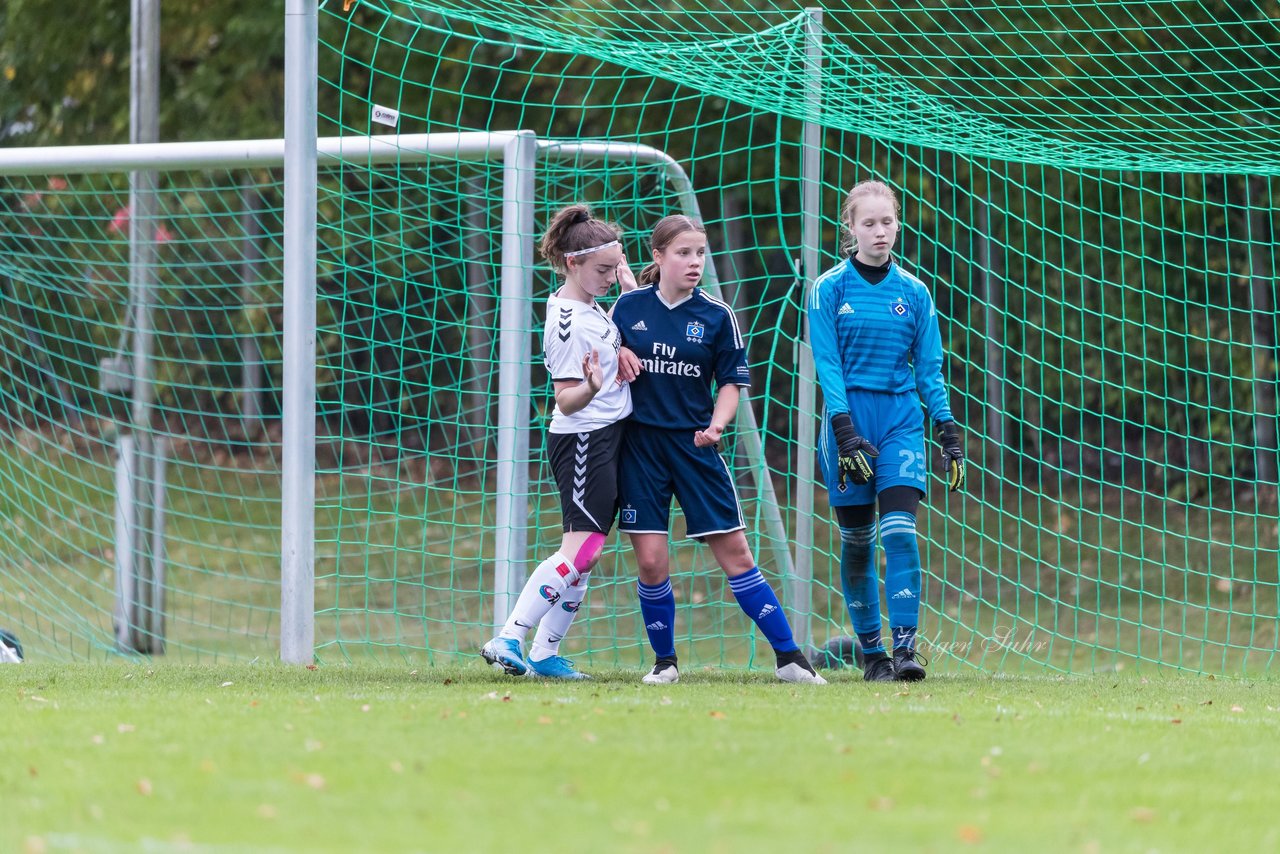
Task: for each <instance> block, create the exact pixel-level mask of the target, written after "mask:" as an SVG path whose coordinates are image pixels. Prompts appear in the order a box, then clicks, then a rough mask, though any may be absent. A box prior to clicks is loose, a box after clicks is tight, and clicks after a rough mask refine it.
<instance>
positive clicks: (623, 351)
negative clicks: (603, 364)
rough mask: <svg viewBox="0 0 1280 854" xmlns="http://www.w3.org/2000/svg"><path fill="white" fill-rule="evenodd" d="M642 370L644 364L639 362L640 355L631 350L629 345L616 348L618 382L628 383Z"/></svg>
mask: <svg viewBox="0 0 1280 854" xmlns="http://www.w3.org/2000/svg"><path fill="white" fill-rule="evenodd" d="M642 370H644V366H643V365H641V364H640V357H639V356H637V355H636V354H635V353H634V352H632V350H631V348H629V347H622V348H619V350H618V382H619V383H629V382H631V381H632V380H634V379H635V378H636V377H638V376H640V372H641V371H642Z"/></svg>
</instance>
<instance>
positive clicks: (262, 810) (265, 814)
mask: <svg viewBox="0 0 1280 854" xmlns="http://www.w3.org/2000/svg"><path fill="white" fill-rule="evenodd" d="M276 815H278V813H277V812H276V808H275V807H273V806H272V805H271V804H262V805H261V806H259V807H258V816H259V817H260V818H275V817H276Z"/></svg>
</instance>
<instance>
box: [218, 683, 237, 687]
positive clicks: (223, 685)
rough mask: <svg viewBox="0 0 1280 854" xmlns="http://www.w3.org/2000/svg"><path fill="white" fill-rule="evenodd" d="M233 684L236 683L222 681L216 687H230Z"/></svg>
mask: <svg viewBox="0 0 1280 854" xmlns="http://www.w3.org/2000/svg"><path fill="white" fill-rule="evenodd" d="M234 684H236V683H234V682H223V683H222V684H221V685H219V686H218V687H219V688H230V687H231V686H232V685H234Z"/></svg>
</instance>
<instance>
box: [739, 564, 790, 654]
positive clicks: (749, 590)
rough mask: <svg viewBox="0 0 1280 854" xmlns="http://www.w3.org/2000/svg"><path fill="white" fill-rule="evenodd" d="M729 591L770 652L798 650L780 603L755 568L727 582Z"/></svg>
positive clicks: (758, 569)
mask: <svg viewBox="0 0 1280 854" xmlns="http://www.w3.org/2000/svg"><path fill="white" fill-rule="evenodd" d="M729 589H730V590H732V591H733V597H734V598H735V599H737V600H738V607H740V608H741V609H742V610H743V612H744V613H745V614H746V615H747V616H748V617H750V618H751V619H753V620H755V621H756V625H757V626H759V627H760V631H762V632H764V636H765V638H766V639H767V640H768V641H769V646H771V647H773V649H774V652H794V651H795V650H797V649H799V648H800V647H799V645H798V644H797V643H796V641H795V638H793V637H792V636H791V624H790V623H788V622H787V615H786V614H784V613H783V612H782V603H781V602H779V601H778V597H777V596H775V595H774V593H773V588H772V587H770V586H769V582H767V581H765V580H764V576H763V575H761V574H760V568H759V567H752V568H751V571H750V572H744V573H743V574H742V575H739V576H735V577H734V578H730V579H729Z"/></svg>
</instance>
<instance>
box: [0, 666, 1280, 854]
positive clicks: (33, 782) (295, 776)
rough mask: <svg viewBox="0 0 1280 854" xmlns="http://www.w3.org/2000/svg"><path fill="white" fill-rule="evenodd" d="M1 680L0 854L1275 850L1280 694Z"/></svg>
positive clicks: (1086, 688) (738, 683) (332, 678)
mask: <svg viewBox="0 0 1280 854" xmlns="http://www.w3.org/2000/svg"><path fill="white" fill-rule="evenodd" d="M639 675H640V674H639V672H634V671H613V672H607V673H599V674H597V677H598V678H597V679H595V680H594V681H592V682H589V683H585V684H575V685H566V684H545V683H536V682H530V681H527V680H514V679H508V678H503V677H500V676H497V675H493V674H492V673H491V672H490V671H489V670H487V669H485V668H484V667H483V666H482V665H481V664H479V663H478V662H477V663H475V664H472V665H470V666H464V667H453V668H449V669H441V668H429V669H423V670H409V669H407V668H403V669H370V668H357V667H320V668H318V669H315V670H307V669H302V668H297V669H290V668H285V667H282V666H279V665H263V664H259V665H247V664H236V665H229V666H225V667H223V666H219V667H212V666H210V667H205V666H189V667H180V666H173V665H167V666H166V665H156V666H153V667H150V668H147V667H142V666H137V665H107V666H94V665H67V666H61V665H48V664H44V665H40V664H35V665H33V664H27V665H22V666H12V667H6V668H0V785H2V787H3V788H2V791H3V792H4V796H3V797H2V798H0V850H4V851H28V852H33V851H63V850H67V851H88V852H94V851H104V852H105V851H138V850H191V851H214V850H248V849H252V850H267V851H315V850H334V851H338V850H343V851H346V850H352V851H353V850H360V851H433V852H435V851H513V850H529V851H549V852H562V851H593V852H598V851H634V852H682V851H691V852H693V851H696V852H701V851H724V852H740V851H779V850H792V851H797V852H799V851H805V852H808V851H832V852H835V851H853V850H857V851H889V850H893V851H955V850H975V851H984V850H985V851H1082V852H1087V851H1141V852H1148V851H1210V850H1212V851H1230V850H1239V851H1263V850H1275V849H1276V848H1277V847H1280V828H1278V827H1277V825H1276V824H1275V823H1274V821H1273V820H1272V816H1271V814H1270V809H1271V808H1272V806H1273V804H1274V775H1275V770H1274V769H1275V768H1276V767H1277V766H1280V681H1276V680H1264V681H1252V682H1247V681H1239V680H1229V679H1212V678H1208V677H1193V676H1181V677H1160V678H1150V679H1148V678H1143V677H1141V676H1138V675H1136V674H1134V675H1131V674H1123V675H1116V676H1089V677H1059V678H1052V677H1048V678H1035V677H1019V678H1009V677H989V676H978V675H971V676H957V675H952V676H940V677H936V678H932V679H930V680H929V681H928V682H926V683H923V684H920V685H916V686H912V687H910V688H907V687H906V686H898V685H888V686H878V687H873V686H869V685H866V684H864V683H862V682H860V681H855V680H856V676H857V674H856V672H838V673H837V674H835V676H834V677H833V679H832V684H831V685H830V686H828V687H826V688H799V687H795V686H786V685H781V684H778V683H776V682H774V681H773V680H772V678H771V677H769V676H768V675H767V674H761V673H753V674H748V673H745V672H741V671H739V672H724V671H714V670H692V671H689V672H687V673H686V674H685V680H684V682H682V683H681V684H679V685H674V686H666V687H662V688H653V687H650V686H642V685H640V684H639V683H638V677H639Z"/></svg>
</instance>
